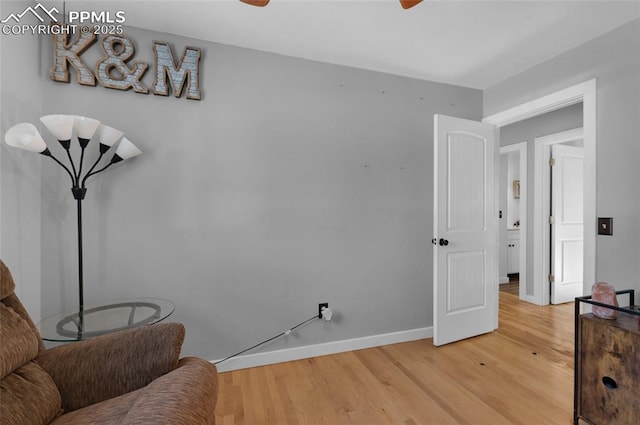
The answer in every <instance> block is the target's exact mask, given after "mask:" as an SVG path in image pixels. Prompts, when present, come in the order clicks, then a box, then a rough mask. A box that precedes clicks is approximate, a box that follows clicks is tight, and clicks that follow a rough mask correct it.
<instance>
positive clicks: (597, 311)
mask: <svg viewBox="0 0 640 425" xmlns="http://www.w3.org/2000/svg"><path fill="white" fill-rule="evenodd" d="M591 295H592V299H593V301H597V302H599V303H603V304H607V305H611V306H614V307H618V297H617V296H616V289H615V288H614V287H613V286H611V285H609V284H608V283H606V282H597V283H594V284H593V286H592V287H591ZM592 311H593V315H594V316H598V317H600V318H602V319H615V318H616V317H617V316H618V312H617V311H616V310H612V309H610V308H605V307H600V306H597V305H594V306H593V310H592Z"/></svg>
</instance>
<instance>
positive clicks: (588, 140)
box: [483, 79, 596, 323]
mask: <svg viewBox="0 0 640 425" xmlns="http://www.w3.org/2000/svg"><path fill="white" fill-rule="evenodd" d="M581 102H582V105H583V112H582V123H583V145H584V163H583V185H584V193H583V194H584V196H583V199H582V204H583V211H584V223H583V227H584V229H586V231H585V232H584V241H583V259H584V261H583V267H582V269H583V284H582V293H583V294H584V293H588V291H589V289H590V287H591V283H593V282H595V276H596V232H595V231H594V229H596V193H595V188H596V81H595V79H592V80H589V81H586V82H584V83H581V84H577V85H575V86H571V87H568V88H566V89H564V90H560V91H557V92H555V93H551V94H549V95H547V96H543V97H541V98H538V99H535V100H532V101H530V102H527V103H524V104H521V105H519V106H516V107H513V108H510V109H507V110H504V111H502V112H499V113H497V114H494V115H491V116H488V117H486V118H484V119H483V122H487V123H490V124H493V125H495V126H496V127H498V128H501V127H504V126H507V125H509V124H513V123H516V122H519V121H523V120H526V119H528V118H532V117H536V116H539V115H542V114H544V113H547V112H551V111H555V110H558V109H561V108H564V107H566V106H571V105H575V104H578V103H581ZM536 188H537V189H536ZM540 188H541V186H540V185H539V184H536V182H535V181H534V192H537V191H538V190H540ZM535 196H536V194H535V193H534V197H535ZM540 196H542V195H540ZM534 205H535V208H534V218H533V220H532V222H533V224H534V225H535V223H536V222H538V220H537V217H538V214H539V215H540V216H541V215H542V211H541V208H542V207H541V206H540V203H536V202H535V199H534ZM532 236H533V237H532V238H531V239H532V240H533V243H534V245H533V247H534V248H533V253H532V254H533V263H534V264H536V261H538V263H537V264H542V256H543V251H542V248H541V235H539V234H535V233H534V234H533V235H532ZM496 238H498V235H496ZM543 273H544V272H543V269H542V267H536V266H535V265H534V267H532V273H531V275H532V277H533V278H532V281H531V282H530V283H529V288H528V289H530V291H529V290H527V293H526V297H525V298H524V300H526V301H530V302H533V303H535V304H540V305H547V304H549V303H550V298H551V297H550V293H549V282H548V278H547V281H546V283H545V279H544V276H543ZM496 284H498V282H496ZM496 316H497V315H496ZM496 323H497V317H496Z"/></svg>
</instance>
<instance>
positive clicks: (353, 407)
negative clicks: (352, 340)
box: [216, 292, 573, 425]
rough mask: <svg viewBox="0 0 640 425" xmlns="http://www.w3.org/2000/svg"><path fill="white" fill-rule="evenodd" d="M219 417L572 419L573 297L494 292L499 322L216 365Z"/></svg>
mask: <svg viewBox="0 0 640 425" xmlns="http://www.w3.org/2000/svg"><path fill="white" fill-rule="evenodd" d="M216 414H217V421H218V422H217V424H218V425H240V424H245V425H261V424H269V425H293V424H301V425H302V424H304V425H307V424H309V425H311V424H313V425H341V424H344V425H387V424H388V425H454V424H455V425H518V424H521V425H525V424H532V425H533V424H536V425H538V424H543V425H569V424H571V423H572V414H573V304H564V305H559V306H545V307H541V306H535V305H533V304H528V303H523V302H520V301H519V300H518V298H517V297H516V296H514V295H511V294H508V293H503V292H501V293H500V325H499V329H498V331H496V332H493V333H491V334H487V335H482V336H479V337H475V338H471V339H468V340H464V341H460V342H457V343H454V344H449V345H446V346H442V347H434V346H433V344H432V340H431V339H426V340H421V341H414V342H407V343H402V344H394V345H387V346H383V347H377V348H371V349H365V350H359V351H352V352H347V353H341V354H335V355H329V356H323V357H316V358H312V359H306V360H300V361H295V362H288V363H281V364H275V365H270V366H263V367H256V368H252V369H245V370H238V371H232V372H225V373H221V374H220V390H219V400H218V407H217V410H216Z"/></svg>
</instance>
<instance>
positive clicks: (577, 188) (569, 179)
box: [551, 145, 584, 304]
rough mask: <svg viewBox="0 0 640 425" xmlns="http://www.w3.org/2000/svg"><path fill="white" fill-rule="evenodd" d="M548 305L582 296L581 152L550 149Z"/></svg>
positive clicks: (582, 173)
mask: <svg viewBox="0 0 640 425" xmlns="http://www.w3.org/2000/svg"><path fill="white" fill-rule="evenodd" d="M551 155H552V157H553V160H554V161H553V166H552V167H551V178H552V184H551V193H552V194H551V211H552V217H553V220H552V223H553V224H552V225H551V240H552V243H551V252H552V254H551V258H552V262H551V270H552V272H551V275H552V279H551V280H552V282H551V303H552V304H560V303H565V302H569V301H573V300H574V299H575V297H580V296H582V295H583V284H582V282H583V268H584V267H583V258H584V202H583V197H584V184H583V180H584V178H583V176H584V148H581V147H575V146H565V145H553V146H552V147H551Z"/></svg>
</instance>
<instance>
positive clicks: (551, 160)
mask: <svg viewBox="0 0 640 425" xmlns="http://www.w3.org/2000/svg"><path fill="white" fill-rule="evenodd" d="M554 165H556V159H555V158H549V167H553V166H554Z"/></svg>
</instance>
